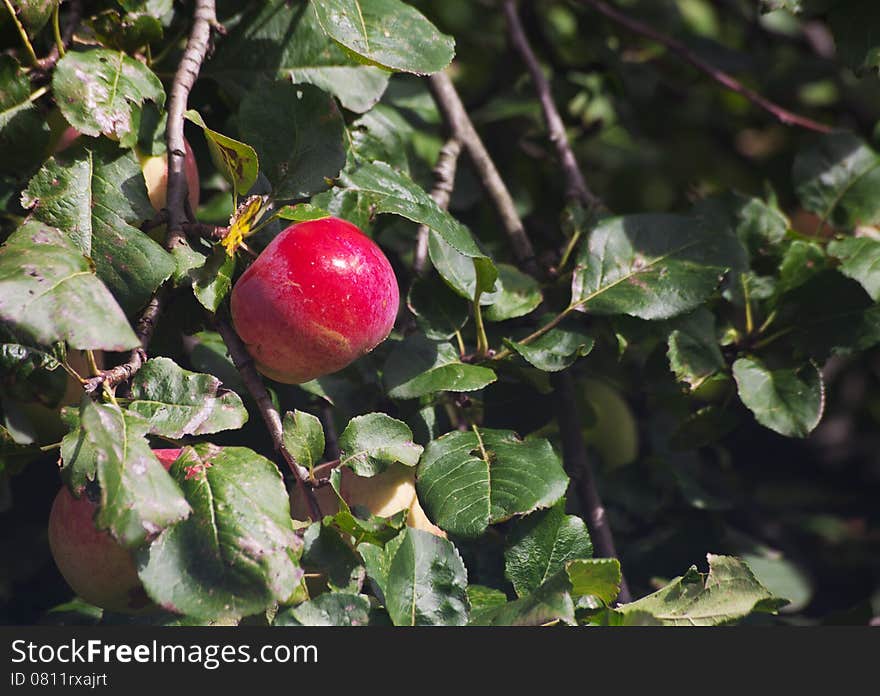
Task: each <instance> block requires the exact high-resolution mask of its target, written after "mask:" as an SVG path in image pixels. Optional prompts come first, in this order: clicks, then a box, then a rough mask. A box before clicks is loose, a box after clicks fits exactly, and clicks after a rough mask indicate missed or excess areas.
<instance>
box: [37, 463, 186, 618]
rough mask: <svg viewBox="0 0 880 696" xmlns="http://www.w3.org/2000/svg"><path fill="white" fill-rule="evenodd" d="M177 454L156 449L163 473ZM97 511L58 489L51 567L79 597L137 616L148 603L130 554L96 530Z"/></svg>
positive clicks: (52, 521)
mask: <svg viewBox="0 0 880 696" xmlns="http://www.w3.org/2000/svg"><path fill="white" fill-rule="evenodd" d="M181 451H182V450H180V449H154V450H153V454H155V455H156V458H157V459H158V460H159V461H160V462H161V463H162V466H164V467H165V468H166V469H168V468H170V467H171V464H172V463H174V460H175V459H177V458H178V457H179V456H180V453H181ZM96 510H97V506H96V505H95V503H93V502H92V501H91V500H89V497H88V495H86V493H85V492H83V494H82V495H81V497H79V498H74V497H73V495H72V494H71V492H70V491H69V490H68V488H67V486H62V488H61V490H60V491H58V495H56V496H55V502H54V503H52V511H51V512H50V513H49V548H50V549H51V551H52V557H53V558H54V559H55V565H57V566H58V570H59V571H60V572H61V575H62V576H64V579H65V580H66V581H67V584H68V585H70V587H71V588H72V589H73V591H74V592H76V594H77V595H78V596H79V597H82V598H83V599H84V600H86V601H87V602H89V603H90V604H94V605H95V606H98V607H102V608H104V609H110V610H112V611H120V612H132V611H139V610H141V609H144V608H146V607H147V606H149V605H150V604H151V602H150V599H149V597H147V595H146V593H145V592H144V588H143V586H142V585H141V581H140V579H139V578H138V574H137V568H136V567H135V564H134V559H133V558H132V555H131V552H130V551H129V550H128V549H126V548H125V547H124V546H122V545H120V544H119V543H118V542H117V541H116V540H115V539H114V538H113V537H112V536H110V534H109V533H108V532H106V531H103V530H98V529H96V528H95V512H96Z"/></svg>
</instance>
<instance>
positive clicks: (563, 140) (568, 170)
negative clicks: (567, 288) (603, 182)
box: [504, 0, 602, 208]
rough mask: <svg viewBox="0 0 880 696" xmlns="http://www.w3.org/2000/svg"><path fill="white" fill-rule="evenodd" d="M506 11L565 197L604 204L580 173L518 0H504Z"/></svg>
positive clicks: (588, 202) (589, 206)
mask: <svg viewBox="0 0 880 696" xmlns="http://www.w3.org/2000/svg"><path fill="white" fill-rule="evenodd" d="M504 15H505V17H506V18H507V27H508V31H509V33H510V40H511V42H512V43H513V46H514V48H516V50H517V53H519V55H520V57H521V58H522V59H523V62H524V63H525V64H526V67H527V68H528V71H529V74H530V75H531V76H532V82H533V83H534V85H535V90H536V91H537V92H538V99H539V101H540V102H541V111H542V112H543V114H544V121H545V122H546V124H547V133H548V135H549V137H550V142H552V143H553V145H554V146H555V147H556V155H557V157H558V158H559V162H560V164H561V165H562V170H563V174H564V176H565V193H566V197H567V198H568V199H569V200H574V201H578V202H580V203H581V204H582V205H584V206H585V207H588V208H594V207H601V206H602V201H601V200H600V199H599V197H598V196H596V195H595V194H594V193H593V192H592V191H591V190H590V187H589V186H587V182H586V181H585V180H584V175H583V174H582V173H581V169H580V167H579V166H578V163H577V160H576V159H575V156H574V152H572V149H571V144H570V143H569V141H568V136H567V135H566V133H565V124H564V123H563V122H562V117H561V116H560V115H559V110H558V109H557V108H556V103H555V102H554V101H553V94H552V93H551V90H550V83H549V82H548V81H547V78H546V77H545V76H544V71H543V70H541V65H540V63H538V58H537V57H536V56H535V52H534V51H533V50H532V47H531V45H529V40H528V38H526V33H525V30H524V29H523V25H522V22H521V21H520V18H519V13H518V12H517V9H516V0H505V2H504Z"/></svg>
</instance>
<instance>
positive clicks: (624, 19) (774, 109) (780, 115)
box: [581, 0, 832, 133]
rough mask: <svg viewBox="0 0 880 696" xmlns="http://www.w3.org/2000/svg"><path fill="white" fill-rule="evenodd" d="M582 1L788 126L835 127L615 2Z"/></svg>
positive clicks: (826, 129)
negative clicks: (767, 93)
mask: <svg viewBox="0 0 880 696" xmlns="http://www.w3.org/2000/svg"><path fill="white" fill-rule="evenodd" d="M581 2H583V3H584V4H586V5H589V6H590V7H592V8H593V9H595V10H596V11H597V12H599V13H600V14H602V15H604V16H605V17H607V18H608V19H610V20H611V21H613V22H616V23H617V24H619V25H621V26H622V27H625V28H627V29H628V30H629V31H631V32H633V33H635V34H639V35H641V36H644V37H646V38H648V39H651V40H652V41H656V42H657V43H659V44H661V45H663V46H665V47H666V48H668V49H669V50H670V51H672V52H673V53H675V54H676V55H678V56H679V57H680V58H681V59H682V60H684V61H685V62H687V63H689V64H690V65H692V66H693V67H695V68H696V69H697V70H699V71H700V72H703V73H705V74H706V75H708V76H709V77H711V78H712V79H713V80H715V81H716V82H717V83H719V84H720V85H722V86H723V87H725V88H727V89H729V90H730V91H731V92H736V93H737V94H739V95H741V96H743V97H745V98H746V99H748V100H749V101H750V102H752V104H754V105H755V106H758V107H760V108H762V109H764V110H765V111H767V112H769V113H770V114H772V115H773V116H775V117H776V118H777V119H778V120H779V121H781V122H782V123H784V124H786V125H788V126H800V127H801V128H806V129H807V130H811V131H816V132H817V133H829V132H831V130H832V128H831V127H830V126H826V125H825V124H824V123H819V122H818V121H814V120H813V119H811V118H807V117H806V116H801V115H800V114H796V113H794V112H792V111H789V110H788V109H786V108H784V107H782V106H780V105H779V104H776V103H775V102H772V101H770V100H769V99H767V98H766V97H764V96H762V95H760V94H758V93H757V92H755V91H754V90H752V89H749V88H748V87H746V86H745V85H744V84H742V83H741V82H740V81H739V80H737V79H736V78H735V77H733V75H731V74H730V73H727V72H724V71H723V70H721V69H720V68H716V67H715V66H714V65H711V64H710V63H707V62H706V61H705V60H703V59H702V58H700V57H699V56H698V55H697V54H696V53H694V52H693V51H691V49H689V48H688V47H687V46H685V45H684V44H683V43H681V42H680V41H678V40H677V39H674V38H672V37H671V36H666V35H665V34H661V33H660V32H659V31H657V30H656V29H654V28H653V27H650V26H648V25H647V24H644V23H643V22H640V21H638V20H637V19H633V18H631V17H628V16H627V15H625V14H623V13H622V12H619V11H618V10H616V9H615V8H613V7H611V5H609V4H608V3H606V2H603V0H581Z"/></svg>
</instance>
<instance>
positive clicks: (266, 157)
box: [238, 82, 345, 199]
mask: <svg viewBox="0 0 880 696" xmlns="http://www.w3.org/2000/svg"><path fill="white" fill-rule="evenodd" d="M238 120H239V128H240V130H241V134H242V137H243V138H244V140H246V141H247V142H248V143H251V145H253V148H254V150H255V151H256V152H257V154H258V156H259V158H260V167H261V168H262V170H263V173H264V174H265V175H266V177H267V178H268V179H269V181H270V183H271V184H272V187H273V189H274V195H275V197H276V198H278V199H287V198H305V197H307V196H310V195H311V194H313V193H316V192H318V191H323V190H324V189H325V188H327V184H326V181H325V179H332V178H335V177H336V176H337V175H338V174H339V171H340V170H341V169H342V167H343V165H344V164H345V145H344V132H345V127H344V124H343V121H342V115H341V114H340V113H339V109H338V108H337V106H336V102H335V101H333V99H332V98H331V97H330V96H329V95H328V94H327V93H326V92H322V91H321V90H320V89H318V88H316V87H313V86H311V85H291V84H288V83H284V82H274V83H269V84H263V85H259V86H257V87H256V88H255V89H254V90H253V91H252V92H248V94H247V95H246V96H245V97H244V99H243V100H242V102H241V106H240V107H239V109H238Z"/></svg>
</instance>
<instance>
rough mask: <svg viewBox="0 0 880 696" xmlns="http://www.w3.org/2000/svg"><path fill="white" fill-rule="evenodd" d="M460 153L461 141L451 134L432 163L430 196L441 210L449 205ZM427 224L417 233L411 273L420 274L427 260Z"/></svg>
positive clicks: (423, 270)
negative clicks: (432, 186)
mask: <svg viewBox="0 0 880 696" xmlns="http://www.w3.org/2000/svg"><path fill="white" fill-rule="evenodd" d="M459 154H461V143H460V142H459V141H458V139H457V138H456V137H455V136H453V137H451V138H450V139H449V140H447V141H446V142H445V143H444V144H443V147H442V148H440V154H439V155H437V164H436V165H434V188H433V189H431V198H433V199H434V202H435V203H436V204H437V205H438V206H439V207H440V208H441V209H443V210H446V208H448V207H449V198H450V197H451V196H452V189H453V188H454V186H455V172H456V170H457V169H458V156H459ZM428 232H429V230H428V226H427V225H421V226H420V227H419V231H418V234H417V242H416V253H415V257H414V259H413V273H414V274H415V275H422V273H424V272H425V264H426V262H427V260H428Z"/></svg>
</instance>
